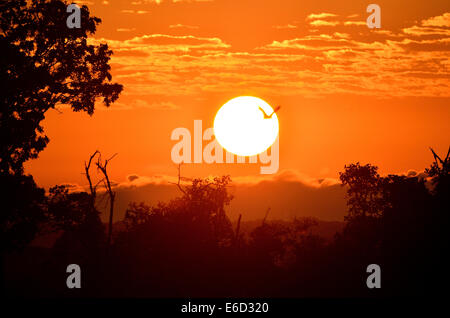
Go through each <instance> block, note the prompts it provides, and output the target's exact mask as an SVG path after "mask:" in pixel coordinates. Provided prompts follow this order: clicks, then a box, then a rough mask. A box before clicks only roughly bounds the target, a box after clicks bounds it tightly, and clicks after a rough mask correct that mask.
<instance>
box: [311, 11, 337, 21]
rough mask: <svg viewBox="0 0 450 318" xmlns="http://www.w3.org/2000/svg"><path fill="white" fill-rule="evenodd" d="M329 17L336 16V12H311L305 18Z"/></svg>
mask: <svg viewBox="0 0 450 318" xmlns="http://www.w3.org/2000/svg"><path fill="white" fill-rule="evenodd" d="M331 17H337V14H334V13H326V12H323V13H311V14H310V15H308V16H307V17H306V20H315V19H326V18H331Z"/></svg>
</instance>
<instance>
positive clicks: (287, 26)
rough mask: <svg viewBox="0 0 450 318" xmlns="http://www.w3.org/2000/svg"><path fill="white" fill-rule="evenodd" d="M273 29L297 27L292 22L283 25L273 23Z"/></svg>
mask: <svg viewBox="0 0 450 318" xmlns="http://www.w3.org/2000/svg"><path fill="white" fill-rule="evenodd" d="M273 28H274V29H297V26H296V25H293V24H285V25H274V26H273Z"/></svg>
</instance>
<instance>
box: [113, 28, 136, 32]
mask: <svg viewBox="0 0 450 318" xmlns="http://www.w3.org/2000/svg"><path fill="white" fill-rule="evenodd" d="M116 31H117V32H132V31H136V28H131V29H128V28H118V29H116Z"/></svg>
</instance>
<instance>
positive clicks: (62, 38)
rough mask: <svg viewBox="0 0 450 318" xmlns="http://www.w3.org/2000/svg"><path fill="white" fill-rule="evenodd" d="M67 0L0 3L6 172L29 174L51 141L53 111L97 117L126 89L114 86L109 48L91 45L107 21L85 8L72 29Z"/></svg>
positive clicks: (0, 162) (0, 161) (0, 125)
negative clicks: (47, 121)
mask: <svg viewBox="0 0 450 318" xmlns="http://www.w3.org/2000/svg"><path fill="white" fill-rule="evenodd" d="M67 5H68V4H67V3H65V2H64V1H61V0H32V1H25V0H19V1H6V2H1V3H0V50H1V52H2V59H1V60H0V83H1V85H0V135H1V136H2V138H1V144H0V154H1V157H0V173H13V174H16V173H23V163H24V162H25V161H27V160H28V159H33V158H36V157H37V156H38V154H39V152H40V151H42V150H43V149H44V148H45V146H46V145H47V143H48V142H49V138H48V137H47V136H46V135H45V133H44V130H43V127H42V126H41V122H42V120H43V119H44V118H45V113H46V112H47V110H49V109H52V108H55V107H57V106H58V105H70V107H71V108H72V110H73V111H85V112H87V113H88V114H89V115H92V114H93V112H94V109H95V103H96V100H97V99H98V98H101V99H102V101H103V103H104V104H105V105H106V106H109V105H110V104H111V103H113V102H114V101H115V100H117V98H118V97H119V94H120V92H121V91H122V85H120V84H117V83H111V79H112V78H111V73H110V68H111V67H110V65H109V64H108V63H109V60H110V58H111V54H112V51H111V50H110V49H109V48H108V45H107V44H99V45H94V44H90V43H89V39H88V36H90V35H92V34H94V33H95V31H96V28H97V25H98V24H99V23H100V22H101V20H100V19H99V18H97V17H93V16H91V15H90V12H89V9H88V8H87V7H86V6H83V7H82V8H81V28H73V29H69V28H68V27H67V25H66V19H67V17H68V13H67V12H66V8H67Z"/></svg>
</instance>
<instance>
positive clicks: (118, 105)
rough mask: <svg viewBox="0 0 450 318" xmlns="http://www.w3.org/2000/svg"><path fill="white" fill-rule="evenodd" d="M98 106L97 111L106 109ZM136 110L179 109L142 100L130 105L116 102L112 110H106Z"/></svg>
mask: <svg viewBox="0 0 450 318" xmlns="http://www.w3.org/2000/svg"><path fill="white" fill-rule="evenodd" d="M99 106H100V107H99V108H98V109H106V107H105V106H103V108H102V106H101V105H99ZM137 108H147V109H153V110H177V109H179V108H180V107H179V106H177V105H175V104H174V103H172V102H169V101H161V102H152V103H149V102H148V101H146V100H143V99H134V100H133V101H132V102H130V103H124V102H116V103H114V106H113V107H112V108H108V109H114V110H131V109H137Z"/></svg>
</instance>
